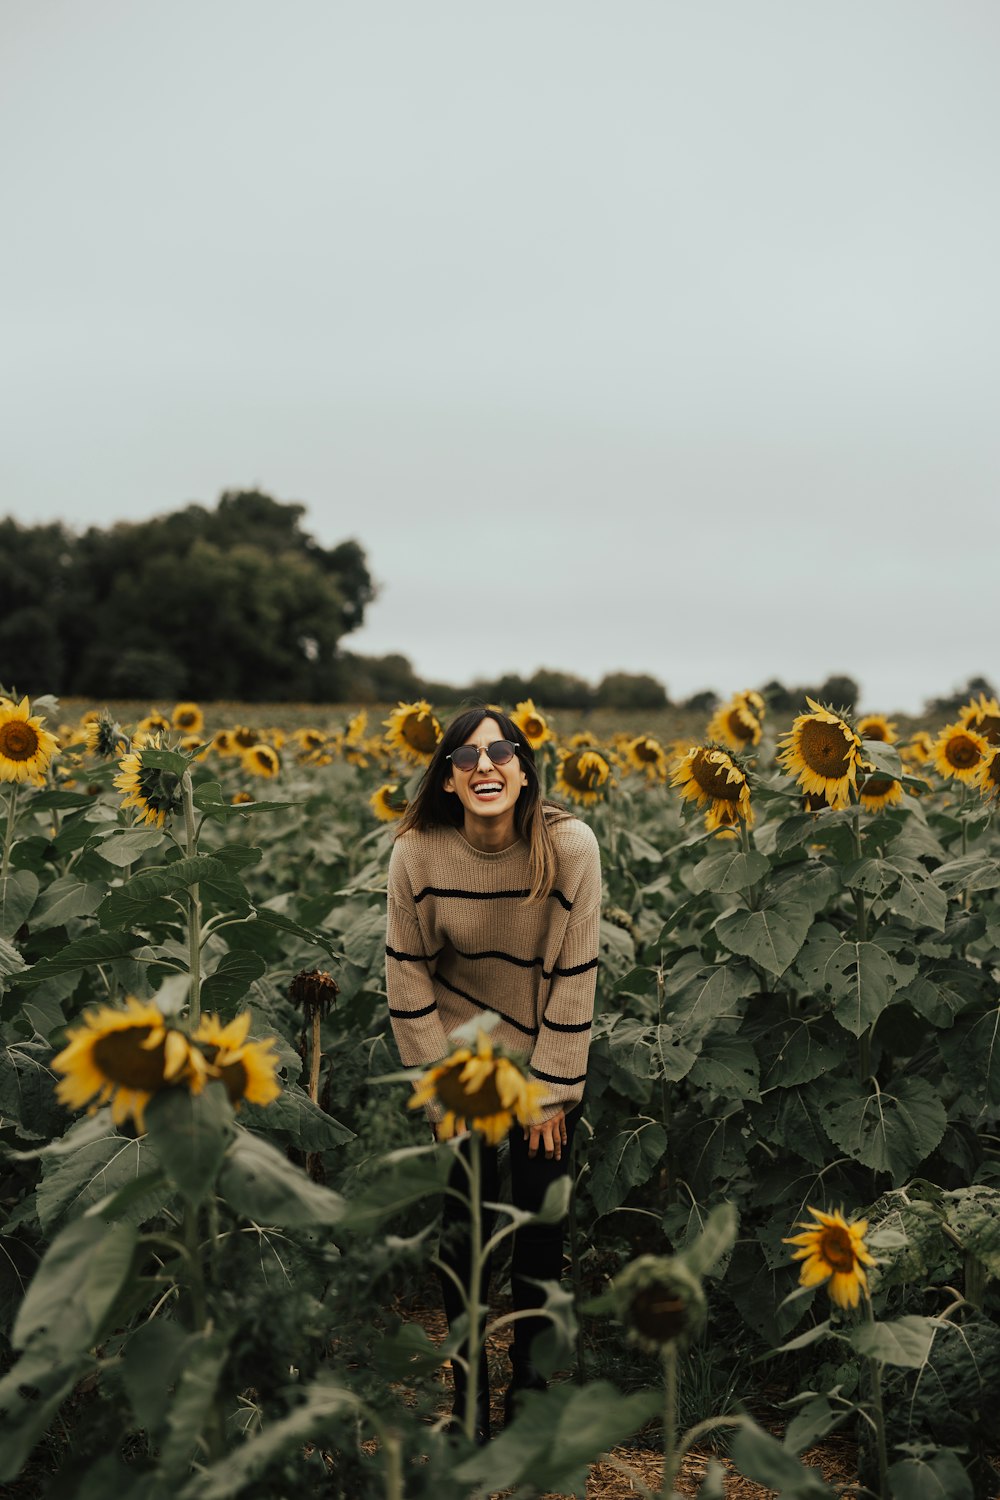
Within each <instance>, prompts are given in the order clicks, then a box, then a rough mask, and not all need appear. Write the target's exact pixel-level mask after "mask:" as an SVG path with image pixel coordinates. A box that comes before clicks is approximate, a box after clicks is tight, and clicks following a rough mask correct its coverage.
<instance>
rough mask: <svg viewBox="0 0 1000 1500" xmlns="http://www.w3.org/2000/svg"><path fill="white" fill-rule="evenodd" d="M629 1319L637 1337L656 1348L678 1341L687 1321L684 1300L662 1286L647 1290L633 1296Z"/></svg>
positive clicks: (644, 1289) (650, 1287) (649, 1287)
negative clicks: (650, 1340) (654, 1344)
mask: <svg viewBox="0 0 1000 1500" xmlns="http://www.w3.org/2000/svg"><path fill="white" fill-rule="evenodd" d="M629 1315H630V1318H631V1321H632V1324H633V1326H634V1327H635V1328H637V1329H638V1330H639V1332H640V1333H644V1334H645V1335H646V1337H647V1338H651V1339H655V1340H656V1342H657V1343H659V1344H667V1343H670V1341H671V1340H672V1339H676V1338H679V1336H680V1335H681V1334H682V1333H683V1332H684V1330H685V1328H686V1327H687V1325H688V1321H689V1318H688V1308H687V1303H686V1301H685V1299H684V1298H683V1297H678V1296H677V1294H676V1292H674V1291H672V1290H671V1289H670V1288H669V1287H665V1286H648V1287H644V1288H643V1289H642V1291H641V1292H637V1293H636V1295H635V1297H633V1299H632V1305H631V1307H630V1309H629Z"/></svg>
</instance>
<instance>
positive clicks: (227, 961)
mask: <svg viewBox="0 0 1000 1500" xmlns="http://www.w3.org/2000/svg"><path fill="white" fill-rule="evenodd" d="M266 969H267V964H266V962H265V961H264V959H263V958H261V956H260V954H259V953H254V952H252V951H250V950H248V949H245V948H239V949H232V948H231V949H230V950H229V952H228V953H224V954H223V955H222V957H221V958H220V959H219V962H218V964H217V965H216V967H215V970H214V971H213V973H211V974H209V976H208V978H207V979H205V980H203V981H202V986H201V1003H202V1008H203V1009H204V1010H212V1011H216V1012H217V1013H218V1014H219V1016H220V1017H221V1018H222V1020H223V1021H231V1020H232V1019H233V1016H234V1015H235V1014H236V1009H237V1006H238V1005H239V1002H240V1001H241V1000H242V999H243V996H244V995H245V994H246V992H247V990H248V989H249V988H250V986H251V985H252V984H253V982H254V980H255V979H259V978H260V977H261V975H262V974H263V973H264V972H265V971H266Z"/></svg>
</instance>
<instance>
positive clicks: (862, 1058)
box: [851, 803, 874, 1083]
mask: <svg viewBox="0 0 1000 1500" xmlns="http://www.w3.org/2000/svg"><path fill="white" fill-rule="evenodd" d="M851 831H852V833H853V834H854V857H855V859H859V860H860V859H863V858H864V853H865V847H864V843H863V841H862V838H861V812H860V809H859V807H858V804H857V803H855V804H854V815H853V817H852V819H851ZM854 920H855V928H856V932H857V939H858V942H859V943H866V942H867V941H868V909H867V907H866V906H865V897H864V892H863V891H859V890H856V891H855V892H854ZM873 1030H874V1025H872V1026H870V1027H869V1029H868V1030H867V1031H864V1032H862V1034H861V1036H859V1037H858V1072H859V1074H860V1075H861V1081H862V1083H864V1082H865V1080H866V1079H868V1078H870V1077H871V1073H872V1031H873Z"/></svg>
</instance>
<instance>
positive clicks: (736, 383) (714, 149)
mask: <svg viewBox="0 0 1000 1500" xmlns="http://www.w3.org/2000/svg"><path fill="white" fill-rule="evenodd" d="M998 66H1000V6H998V5H997V4H996V0H978V3H977V0H955V3H950V0H939V3H934V4H929V3H923V0H893V3H879V0H838V3H837V4H831V3H828V0H719V3H701V4H696V3H693V0H688V3H684V4H681V3H676V0H657V3H645V0H624V3H617V4H612V3H610V0H603V3H600V4H596V3H591V0H507V3H505V4H503V5H502V6H501V5H496V4H493V5H485V4H478V3H475V0H452V3H444V0H385V3H377V0H365V3H352V4H347V3H342V0H294V3H288V4H279V3H278V0H269V3H260V0H196V3H195V0H172V3H171V4H169V5H165V4H161V5H151V4H136V3H135V0H85V3H81V0H4V3H3V5H2V8H0V190H2V198H0V202H2V204H3V220H4V222H3V231H2V235H0V274H2V281H0V289H2V297H3V306H2V308H0V327H2V333H0V364H2V388H0V412H2V414H3V415H2V421H3V425H4V428H5V432H4V437H3V441H2V444H0V512H5V513H9V514H12V515H14V516H15V517H17V518H18V519H19V520H22V521H24V522H30V521H43V520H44V521H48V520H53V519H56V518H61V519H64V520H65V521H67V522H69V523H70V524H71V525H73V526H74V527H80V528H82V527H84V526H87V525H92V524H96V525H101V526H106V525H108V524H109V523H111V522H113V521H116V520H137V519H140V518H142V517H145V516H149V515H153V514H156V513H159V512H164V511H168V510H172V509H175V508H176V507H178V506H179V505H182V504H185V503H187V502H189V501H192V500H198V501H202V502H204V503H207V504H212V503H214V502H215V500H216V499H217V497H218V495H219V493H220V492H221V491H222V490H223V489H227V488H238V487H249V486H260V487H261V488H263V489H266V490H267V491H268V492H269V493H271V494H273V495H275V496H276V497H278V498H279V499H282V500H292V499H294V500H300V501H302V502H304V503H305V504H306V505H307V506H308V517H307V521H306V524H307V526H308V527H309V529H311V530H312V531H313V532H314V533H315V534H316V535H317V536H318V537H319V538H320V539H321V540H322V541H323V542H324V543H328V544H332V543H335V542H337V541H339V540H342V539H343V538H345V537H348V536H354V537H356V538H357V539H358V540H359V541H360V542H361V543H362V545H363V546H364V548H365V550H366V553H367V555H368V558H369V563H370V567H371V570H372V572H373V574H374V575H375V577H376V579H377V580H378V582H379V585H380V593H379V597H378V599H377V601H376V602H375V603H374V604H373V605H372V606H371V609H370V611H369V615H368V623H367V624H366V625H365V626H364V628H363V629H362V630H361V631H359V632H357V633H356V634H355V635H354V636H353V637H351V638H350V640H349V642H348V643H347V644H350V646H351V647H352V649H355V650H359V651H364V652H368V653H379V654H381V653H383V652H386V651H400V650H401V651H403V652H405V653H406V654H407V655H409V656H410V658H411V659H412V661H413V662H414V664H415V666H416V667H417V669H418V671H420V672H421V673H423V674H425V675H427V676H429V677H434V678H440V679H445V680H450V681H453V682H463V681H468V680H469V679H470V678H471V677H473V676H475V675H489V674H495V673H497V672H499V671H501V670H504V669H512V670H519V671H523V672H529V671H531V670H533V669H534V668H536V667H538V666H540V665H546V666H553V667H561V668H565V669H567V670H570V671H574V672H577V673H579V674H580V675H582V676H585V677H588V678H591V679H594V680H596V679H598V678H599V677H600V676H601V675H602V674H603V673H604V672H606V671H611V670H616V669H624V670H628V671H638V672H652V673H654V674H655V675H656V676H658V677H659V678H661V680H663V681H665V682H666V684H667V686H668V689H669V690H670V692H671V693H672V694H673V695H675V696H682V695H684V694H686V693H689V692H691V691H693V690H694V689H696V688H699V687H703V686H706V685H710V686H713V687H715V688H716V689H718V690H722V691H728V690H730V689H734V688H737V687H744V686H748V685H751V684H760V683H761V682H763V681H765V680H766V679H768V678H771V677H775V676H777V677H780V678H782V679H783V680H784V681H786V682H803V681H806V682H810V681H811V682H815V681H818V680H822V678H823V677H825V676H826V675H827V674H828V673H829V672H832V671H847V672H850V673H852V674H853V675H854V676H856V677H857V678H859V680H860V681H861V683H862V685H863V689H864V703H865V706H868V707H872V708H874V707H881V708H886V709H895V708H903V709H907V708H909V709H914V708H917V707H918V706H919V704H920V703H921V701H922V700H923V699H924V697H926V696H928V695H932V694H935V693H938V692H942V691H946V690H948V689H950V688H952V687H955V686H958V685H961V684H962V683H964V682H965V681H966V679H967V678H968V677H969V676H970V675H971V674H973V673H985V674H986V675H987V676H990V677H993V678H996V677H997V675H998V672H997V668H998V666H1000V663H998V659H997V658H998V648H997V639H998V634H997V629H996V620H997V605H996V595H997V581H996V580H997V561H998V542H1000V506H998V503H997V502H998V491H1000V486H998V480H1000V422H998V420H997V397H998V392H1000V375H998V361H1000V271H998V267H1000V200H998V189H997V156H998V148H1000V89H998V88H997V76H998Z"/></svg>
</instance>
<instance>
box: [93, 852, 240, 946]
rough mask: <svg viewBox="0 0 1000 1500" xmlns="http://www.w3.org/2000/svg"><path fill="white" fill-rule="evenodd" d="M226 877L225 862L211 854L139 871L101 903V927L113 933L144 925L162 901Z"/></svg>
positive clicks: (196, 855)
mask: <svg viewBox="0 0 1000 1500" xmlns="http://www.w3.org/2000/svg"><path fill="white" fill-rule="evenodd" d="M226 873H227V870H226V866H225V865H224V864H223V863H222V861H221V860H218V859H215V858H214V857H213V856H212V855H210V854H195V855H193V856H192V857H191V858H190V859H178V860H175V861H174V863H173V864H172V865H153V866H151V867H150V868H149V869H147V870H139V871H138V872H137V873H136V874H135V875H133V876H132V877H131V879H130V880H126V881H125V883H124V884H123V885H120V886H118V887H117V889H115V890H113V891H110V892H109V893H108V895H107V896H106V897H105V898H104V900H103V901H102V902H101V905H100V908H99V910H98V918H99V920H100V923H101V926H102V927H104V928H107V929H108V930H111V931H113V930H115V929H118V928H122V927H128V926H130V925H131V924H133V923H136V922H141V921H143V920H144V919H145V915H146V913H147V912H148V911H149V910H150V908H151V907H152V909H153V910H159V907H158V906H157V905H156V902H157V899H158V898H159V897H162V896H169V895H172V894H174V892H177V891H184V890H186V889H187V888H188V887H189V886H192V885H198V884H199V882H201V881H204V880H211V879H213V878H220V879H224V878H225V876H226Z"/></svg>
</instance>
